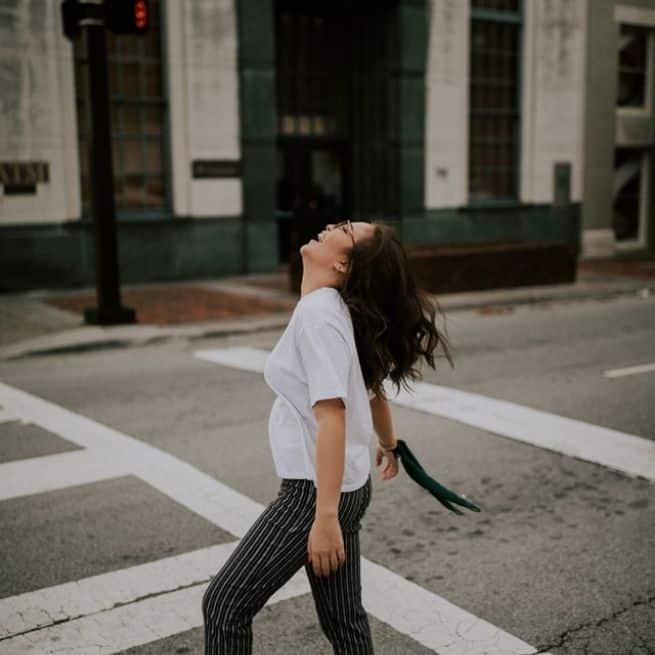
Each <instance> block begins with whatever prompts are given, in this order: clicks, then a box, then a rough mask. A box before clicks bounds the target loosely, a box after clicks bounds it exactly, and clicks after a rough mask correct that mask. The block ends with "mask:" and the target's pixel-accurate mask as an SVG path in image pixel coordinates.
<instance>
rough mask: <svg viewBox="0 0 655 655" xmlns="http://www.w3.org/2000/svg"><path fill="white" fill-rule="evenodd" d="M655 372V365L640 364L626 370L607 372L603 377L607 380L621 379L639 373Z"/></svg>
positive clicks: (627, 367)
mask: <svg viewBox="0 0 655 655" xmlns="http://www.w3.org/2000/svg"><path fill="white" fill-rule="evenodd" d="M651 371H655V363H653V364H639V365H638V366H626V367H625V368H613V369H610V370H609V371H605V372H604V373H603V375H604V376H605V377H606V378H619V377H622V376H624V375H636V374H638V373H650V372H651Z"/></svg>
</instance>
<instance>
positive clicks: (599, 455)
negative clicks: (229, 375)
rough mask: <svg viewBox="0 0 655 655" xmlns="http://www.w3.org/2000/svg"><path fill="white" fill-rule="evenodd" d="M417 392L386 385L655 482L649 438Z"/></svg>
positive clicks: (434, 390)
mask: <svg viewBox="0 0 655 655" xmlns="http://www.w3.org/2000/svg"><path fill="white" fill-rule="evenodd" d="M200 352H202V358H203V359H206V360H208V361H213V362H217V363H220V364H222V365H224V366H233V367H235V368H240V367H239V365H238V362H239V357H243V358H244V360H245V361H246V362H247V364H245V365H244V368H248V370H255V367H256V366H257V365H258V364H259V366H260V368H259V369H258V370H259V371H260V372H261V371H263V363H264V362H265V360H266V355H267V354H268V353H267V351H265V350H261V349H257V348H248V349H246V348H240V349H239V357H237V356H236V355H235V353H233V352H232V349H230V348H228V349H215V350H211V351H209V350H204V351H200ZM196 354H197V353H196ZM413 388H414V391H413V393H411V394H410V393H408V392H406V391H405V390H404V389H402V388H401V389H400V392H399V393H398V394H397V395H396V396H395V397H394V396H393V390H392V388H391V386H390V385H386V383H385V390H386V392H387V394H388V395H389V397H390V398H391V399H392V402H393V403H395V404H398V405H402V406H404V407H409V408H411V409H415V410H419V411H422V412H426V413H429V414H436V415H438V416H445V417H446V418H450V419H453V420H455V421H459V422H460V423H465V424H466V425H472V426H475V427H478V428H481V429H482V430H487V431H489V432H493V433H494V434H498V435H500V436H503V437H509V438H510V439H515V440H517V441H523V442H525V443H528V444H531V445H533V446H538V447H539V448H546V449H547V450H552V451H554V452H557V453H562V454H564V455H569V456H571V457H577V458H579V459H582V460H585V461H587V462H593V463H595V464H601V465H603V466H606V467H608V468H611V469H615V470H617V471H621V472H622V473H626V474H627V475H630V476H641V477H644V478H646V479H648V480H655V442H654V441H651V440H649V439H644V438H643V437H638V436H635V435H631V434H627V433H625V432H619V431H618V430H612V429H610V428H604V427H601V426H599V425H594V424H592V423H586V422H584V421H579V420H577V419H572V418H566V417H564V416H558V415H557V414H551V413H549V412H544V411H542V410H538V409H532V408H530V407H525V406H523V405H519V404H517V403H512V402H509V401H506V400H497V399H495V398H489V397H488V396H483V395H481V394H477V393H471V392H470V391H460V390H459V389H453V388H450V387H444V386H440V385H437V384H429V383H425V382H417V383H415V384H414V385H413Z"/></svg>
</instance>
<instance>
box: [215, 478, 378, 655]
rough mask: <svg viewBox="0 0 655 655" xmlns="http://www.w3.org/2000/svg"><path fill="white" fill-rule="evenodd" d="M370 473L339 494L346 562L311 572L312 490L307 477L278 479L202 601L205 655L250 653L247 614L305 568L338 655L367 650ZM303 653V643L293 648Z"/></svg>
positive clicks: (369, 645)
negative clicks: (364, 546)
mask: <svg viewBox="0 0 655 655" xmlns="http://www.w3.org/2000/svg"><path fill="white" fill-rule="evenodd" d="M371 490H372V483H371V476H370V475H369V477H368V479H367V481H366V483H365V484H364V485H363V486H362V487H360V488H359V489H355V490H354V491H349V492H341V497H340V499H339V523H340V525H341V533H342V535H343V542H344V550H345V553H346V559H345V561H344V563H343V564H342V565H341V566H340V567H339V568H338V569H337V570H336V571H332V572H331V573H330V575H328V576H316V575H315V574H314V570H313V568H312V566H311V563H310V561H309V557H308V554H307V540H308V537H309V531H310V529H311V527H312V523H313V522H314V514H315V509H316V488H315V487H314V483H313V482H312V481H311V480H291V479H283V480H282V483H281V485H280V490H279V492H278V496H277V498H276V499H275V500H273V501H272V502H271V503H270V504H269V505H268V507H266V509H265V510H264V511H263V512H262V514H260V515H259V517H258V518H257V519H256V521H255V522H254V523H253V525H252V526H251V527H250V528H249V529H248V531H247V532H246V534H245V535H244V536H243V538H242V539H241V540H240V541H239V543H238V544H237V546H236V548H235V549H234V550H233V551H232V553H231V554H230V556H229V557H228V559H227V561H226V562H225V564H224V565H223V567H222V568H221V569H220V571H219V572H218V573H217V574H216V575H215V576H214V577H213V578H212V580H211V582H210V583H209V586H208V587H207V589H206V591H205V593H204V595H203V598H202V611H203V617H204V622H205V655H237V654H238V655H247V654H249V653H251V652H252V638H253V637H252V619H253V617H254V616H255V614H256V613H257V612H258V611H259V610H260V609H261V608H262V607H263V606H264V605H265V604H266V601H267V600H268V599H269V598H270V596H272V595H273V594H274V593H275V592H276V591H277V590H278V589H279V588H280V587H282V585H284V583H286V582H287V581H288V580H289V579H290V578H291V577H292V576H293V575H294V574H295V573H296V571H298V569H299V568H300V567H301V566H303V564H304V566H305V571H306V573H307V577H308V579H309V583H310V587H311V590H312V596H313V598H314V604H315V607H316V612H317V614H318V619H319V622H320V625H321V628H322V629H323V632H324V633H325V636H326V637H327V638H328V640H329V641H330V643H331V644H332V647H333V649H334V652H335V653H338V654H340V655H360V654H366V655H369V654H370V653H373V641H372V638H371V629H370V626H369V622H368V617H367V615H366V612H365V610H364V608H363V607H362V602H361V583H360V553H359V529H360V528H361V523H360V520H361V519H362V517H363V516H364V513H365V512H366V509H367V507H368V505H369V503H370V501H371ZM295 652H297V653H301V652H302V650H301V646H300V645H299V646H298V650H297V651H295Z"/></svg>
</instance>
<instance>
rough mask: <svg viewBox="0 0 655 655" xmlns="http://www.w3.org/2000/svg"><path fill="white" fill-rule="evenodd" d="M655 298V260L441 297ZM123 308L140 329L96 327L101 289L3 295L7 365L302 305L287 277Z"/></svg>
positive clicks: (472, 300) (148, 295)
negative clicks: (87, 317)
mask: <svg viewBox="0 0 655 655" xmlns="http://www.w3.org/2000/svg"><path fill="white" fill-rule="evenodd" d="M635 294H639V295H641V296H642V297H644V296H649V295H651V294H655V261H653V262H651V261H646V262H644V261H638V262H617V261H587V262H580V264H579V267H578V279H577V280H576V281H575V282H574V283H572V284H557V285H548V286H530V287H514V288H509V289H494V290H488V291H470V292H464V293H453V294H440V295H438V296H437V299H438V301H439V304H440V305H441V307H442V309H443V310H444V312H446V313H449V312H456V311H463V310H471V309H477V310H478V311H480V312H482V313H488V312H495V311H499V310H501V308H503V307H507V306H512V305H517V304H531V303H541V302H549V301H571V300H584V299H603V298H612V297H616V296H625V295H635ZM122 299H123V304H124V305H125V306H128V307H132V308H134V309H136V312H137V320H138V321H139V323H137V324H134V325H121V326H109V327H100V326H90V325H86V324H84V322H83V318H82V311H83V309H84V308H85V307H89V306H94V305H95V289H82V290H80V289H76V290H73V291H33V292H29V293H22V294H5V295H0V361H1V360H7V359H16V358H21V357H28V356H33V355H39V354H53V353H59V352H76V351H83V350H93V349H100V348H114V347H126V346H139V345H144V344H148V343H154V342H157V341H163V340H166V339H176V338H182V339H199V338H204V337H213V336H222V335H230V334H240V333H248V332H257V331H261V330H272V329H282V328H284V326H285V325H286V324H287V322H288V320H289V317H290V316H291V312H292V311H293V308H294V306H295V304H296V302H297V300H298V297H297V295H296V294H292V293H290V292H289V290H288V275H287V273H286V272H285V271H281V272H278V273H270V274H269V273H267V274H257V275H247V276H238V277H229V278H221V279H219V280H196V281H185V282H176V283H156V284H148V285H146V284H143V285H125V286H124V287H123V289H122Z"/></svg>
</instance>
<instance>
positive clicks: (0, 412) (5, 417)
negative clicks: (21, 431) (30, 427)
mask: <svg viewBox="0 0 655 655" xmlns="http://www.w3.org/2000/svg"><path fill="white" fill-rule="evenodd" d="M17 419H18V417H17V416H14V414H12V413H11V412H10V411H9V410H6V409H4V408H2V407H0V423H8V422H9V421H15V420H17Z"/></svg>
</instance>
